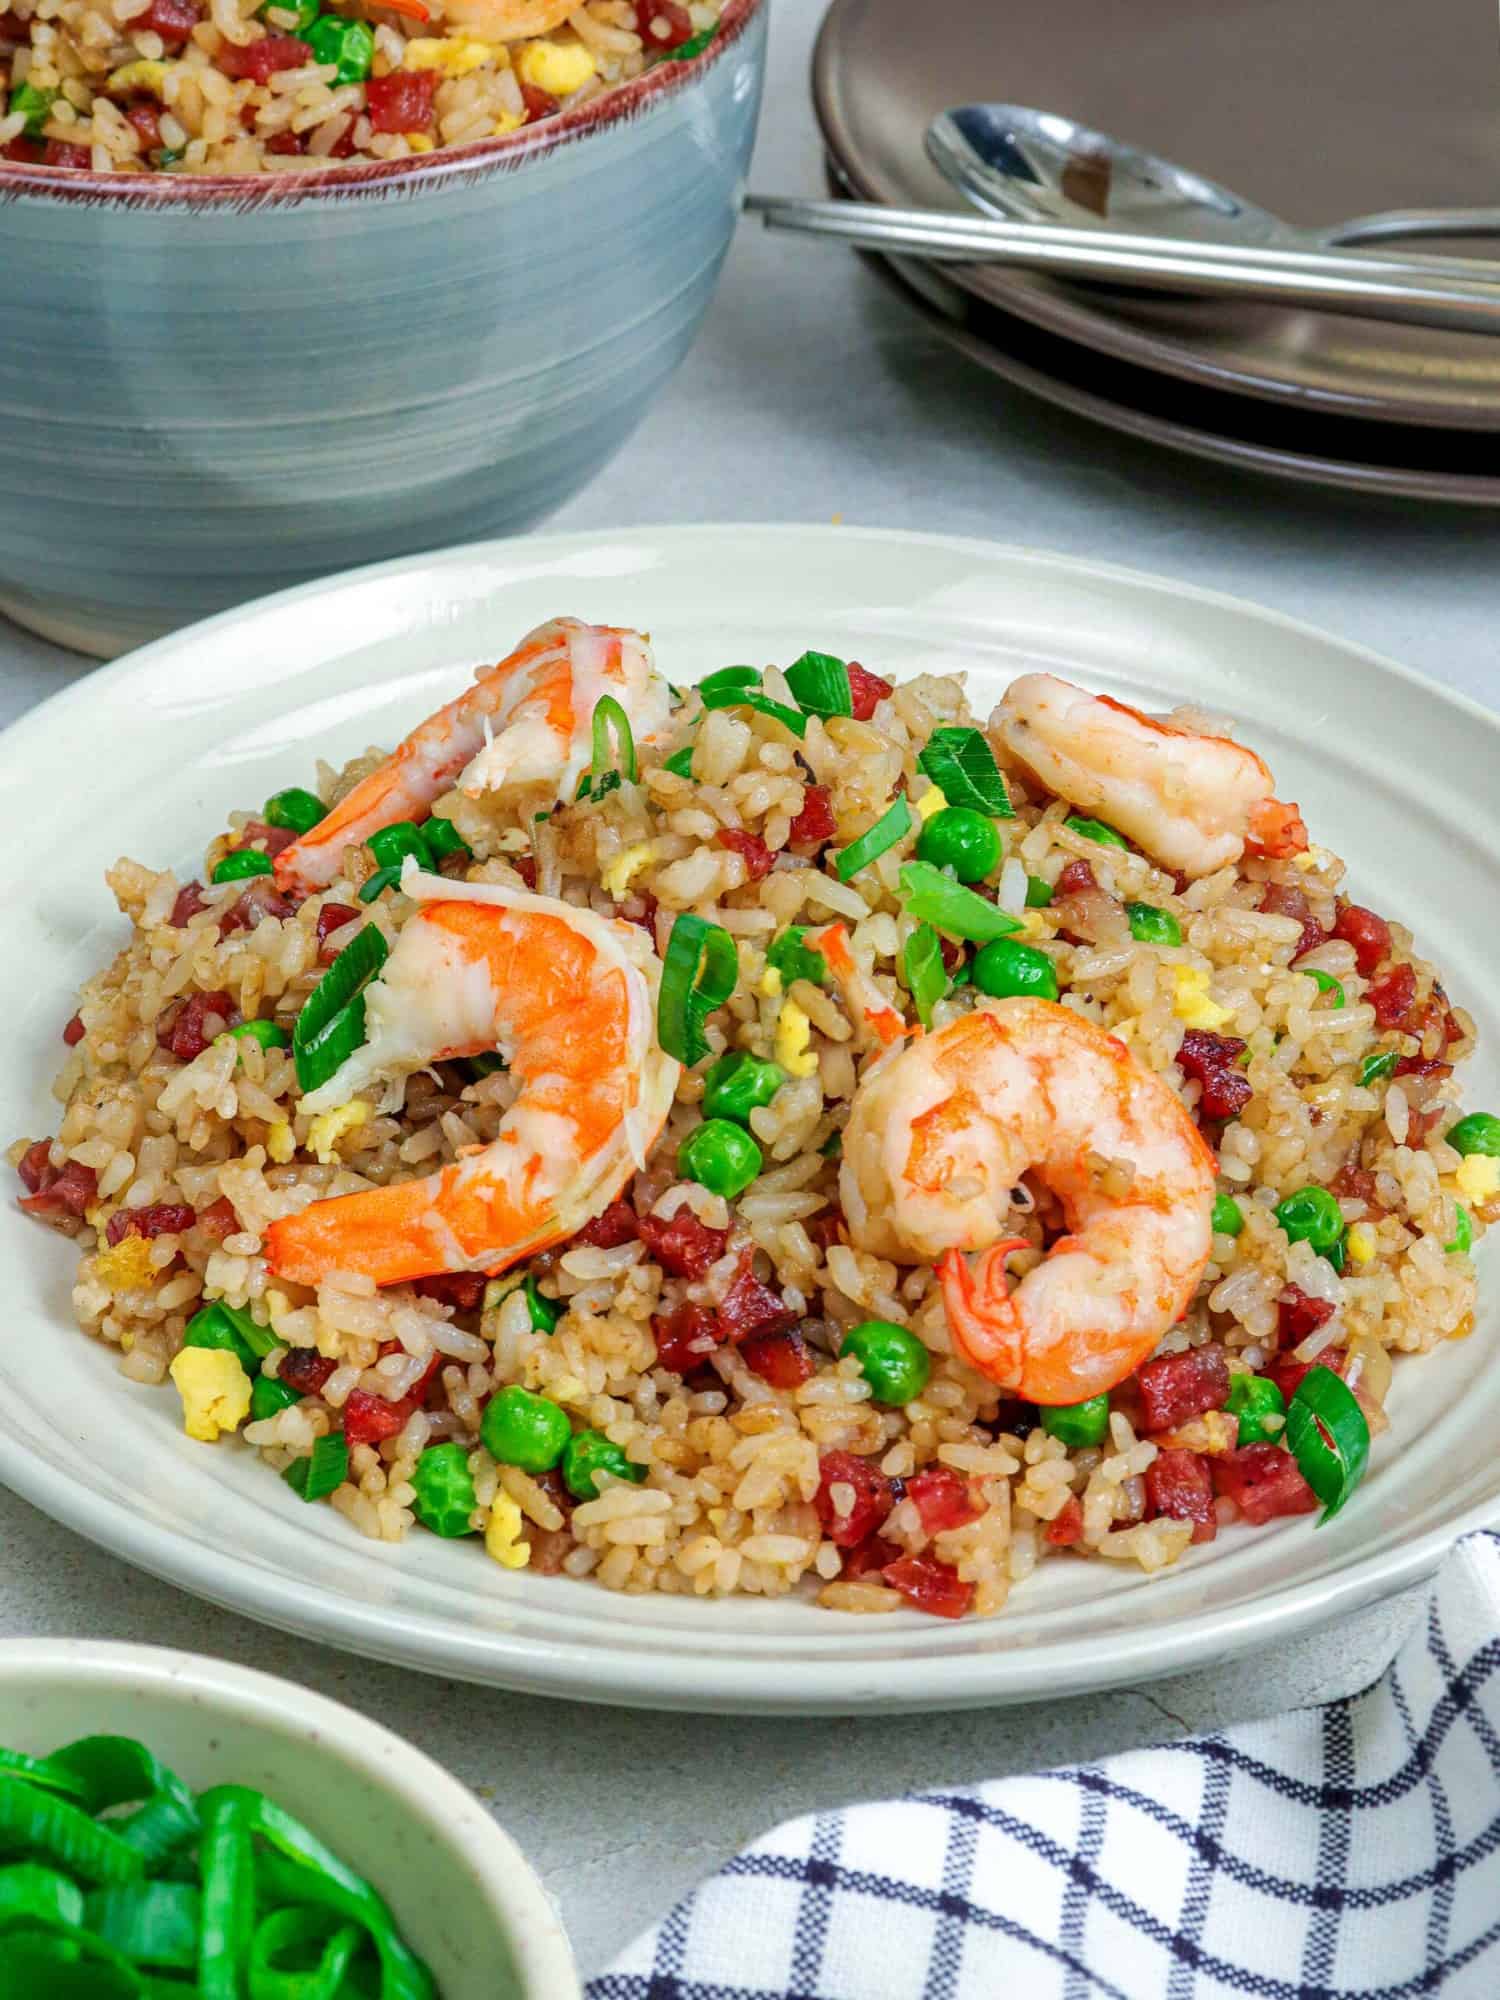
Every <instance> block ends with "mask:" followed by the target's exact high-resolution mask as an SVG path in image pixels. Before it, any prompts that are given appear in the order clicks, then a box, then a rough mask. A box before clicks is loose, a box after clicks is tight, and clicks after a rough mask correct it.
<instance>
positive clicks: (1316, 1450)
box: [1286, 1367, 1370, 1527]
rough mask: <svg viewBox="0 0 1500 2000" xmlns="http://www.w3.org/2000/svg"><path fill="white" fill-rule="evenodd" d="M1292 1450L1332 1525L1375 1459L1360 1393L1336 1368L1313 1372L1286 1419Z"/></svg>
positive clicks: (1311, 1369) (1320, 1368)
mask: <svg viewBox="0 0 1500 2000" xmlns="http://www.w3.org/2000/svg"><path fill="white" fill-rule="evenodd" d="M1286 1441H1287V1447H1288V1449H1289V1450H1290V1451H1291V1453H1292V1455H1293V1457H1294V1458H1295V1459H1296V1461H1297V1463H1298V1465H1299V1466H1300V1467H1301V1468H1302V1477H1303V1478H1304V1479H1305V1480H1306V1481H1307V1483H1308V1485H1309V1486H1310V1487H1311V1488H1312V1490H1313V1492H1314V1493H1316V1494H1317V1496H1318V1498H1319V1499H1320V1500H1321V1501H1322V1503H1323V1515H1322V1520H1320V1521H1319V1523H1318V1525H1319V1526H1320V1527H1321V1526H1322V1525H1323V1521H1330V1520H1332V1518H1333V1516H1334V1515H1335V1514H1336V1513H1337V1512H1338V1511H1339V1509H1340V1507H1342V1506H1343V1504H1344V1502H1345V1501H1346V1500H1347V1499H1348V1498H1349V1495H1350V1494H1351V1493H1352V1492H1353V1491H1354V1489H1355V1487H1356V1486H1358V1484H1359V1482H1360V1479H1361V1477H1362V1476H1363V1474H1364V1469H1365V1464H1366V1462H1367V1460H1368V1459H1369V1456H1370V1426H1369V1424H1368V1423H1367V1422H1366V1421H1365V1413H1364V1411H1363V1410H1362V1409H1361V1408H1360V1407H1359V1402H1358V1400H1357V1398H1356V1397H1355V1394H1354V1391H1353V1390H1352V1389H1351V1388H1350V1387H1349V1385H1348V1383H1347V1382H1345V1381H1344V1380H1343V1378H1342V1377H1341V1376H1338V1375H1335V1374H1334V1372H1333V1370H1332V1369H1331V1368H1323V1367H1317V1368H1310V1369H1309V1370H1308V1372H1307V1373H1306V1374H1305V1375H1304V1376H1303V1378H1302V1380H1301V1382H1300V1383H1299V1384H1298V1385H1297V1393H1296V1394H1295V1395H1294V1396H1293V1398H1292V1400H1291V1403H1290V1405H1289V1406H1288V1409H1287V1413H1286Z"/></svg>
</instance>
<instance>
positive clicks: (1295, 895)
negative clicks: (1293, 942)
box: [1260, 882, 1328, 964]
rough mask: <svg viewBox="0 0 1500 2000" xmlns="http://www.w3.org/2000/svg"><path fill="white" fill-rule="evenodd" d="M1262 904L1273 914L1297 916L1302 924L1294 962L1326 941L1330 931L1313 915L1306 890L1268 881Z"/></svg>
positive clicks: (1262, 906)
mask: <svg viewBox="0 0 1500 2000" xmlns="http://www.w3.org/2000/svg"><path fill="white" fill-rule="evenodd" d="M1260 906H1261V908H1262V909H1263V910H1268V911H1269V912H1270V913H1271V914H1272V915H1273V916H1277V917H1295V918H1296V920H1297V922H1298V923H1299V924H1301V926H1302V935H1301V937H1299V938H1298V940H1297V946H1296V949H1295V950H1294V951H1293V953H1292V962H1293V964H1295V963H1296V961H1297V960H1298V959H1299V958H1301V957H1302V955H1303V953H1304V952H1309V951H1315V950H1316V949H1317V947H1318V946H1319V945H1320V944H1323V943H1325V942H1326V940H1327V937H1328V933H1327V931H1325V930H1324V928H1323V926H1322V925H1321V924H1320V923H1319V922H1318V920H1317V918H1316V917H1315V916H1314V915H1313V913H1312V905H1311V903H1309V902H1308V900H1307V892H1306V891H1305V890H1303V889H1298V888H1296V887H1295V886H1294V885H1292V884H1290V883H1283V882H1268V883H1267V884H1266V887H1265V893H1264V894H1263V895H1262V897H1261V899H1260Z"/></svg>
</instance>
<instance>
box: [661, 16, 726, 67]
mask: <svg viewBox="0 0 1500 2000" xmlns="http://www.w3.org/2000/svg"><path fill="white" fill-rule="evenodd" d="M718 32H719V28H718V23H717V22H715V24H714V26H713V27H711V28H700V29H699V30H698V32H697V34H696V35H689V37H688V39H687V40H686V41H685V42H679V43H678V44H677V46H676V48H675V49H663V50H661V52H660V53H659V54H657V55H654V56H652V58H651V60H650V61H649V62H648V63H647V64H646V67H647V69H655V67H656V65H657V64H658V63H664V62H692V61H693V59H694V57H696V56H701V55H702V53H703V51H704V50H705V49H706V48H707V47H708V45H709V43H710V42H711V41H712V40H713V38H714V36H715V35H716V34H717V33H718Z"/></svg>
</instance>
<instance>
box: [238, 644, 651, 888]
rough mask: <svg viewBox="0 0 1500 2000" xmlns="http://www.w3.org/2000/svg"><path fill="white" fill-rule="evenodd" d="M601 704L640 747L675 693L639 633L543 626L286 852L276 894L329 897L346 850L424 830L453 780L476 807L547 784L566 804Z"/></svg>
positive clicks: (425, 725) (412, 736) (278, 864)
mask: <svg viewBox="0 0 1500 2000" xmlns="http://www.w3.org/2000/svg"><path fill="white" fill-rule="evenodd" d="M605 695H612V696H613V697H614V698H615V700H616V701H618V702H619V704H620V706H621V708H623V709H624V711H625V714H626V716H627V717H628V719H629V722H630V727H631V731H632V733H633V734H634V736H635V738H636V741H637V742H641V741H642V740H644V739H645V738H646V737H649V736H650V735H651V734H652V733H653V732H654V731H655V730H657V729H659V728H660V727H661V726H662V724H663V723H664V722H665V721H666V719H667V716H668V715H669V713H670V712H671V699H672V698H671V693H670V691H669V689H668V687H667V684H666V682H665V681H664V680H663V679H662V677H661V675H660V674H659V673H658V672H657V671H656V665H655V662H654V660H653V658H652V655H651V648H650V646H649V645H648V644H647V642H646V640H645V639H644V638H642V636H641V634H640V633H639V632H631V631H627V630H624V629H622V628H619V627H616V626H613V625H585V624H584V623H583V622H582V621H581V620H580V619H577V618H552V619H549V620H548V622H547V623H546V624H545V625H539V626H538V627H537V628H536V630H535V631H534V632H532V633H530V634H528V636H527V637H526V638H524V639H523V640H522V641H521V643H520V645H519V646H517V648H516V650H515V651H514V652H513V653H511V654H510V655H509V656H508V657H507V658H506V659H503V660H501V662H500V663H499V665H498V666H494V667H485V668H483V669H482V670H481V672H480V673H479V675H478V677H477V679H476V680H475V682H474V685H473V686H472V687H470V688H466V689H465V690H464V692H463V693H462V694H461V695H459V696H458V698H457V700H455V701H450V702H449V703H448V705H447V707H446V708H440V709H439V710H438V711H437V713H436V715H430V716H429V717H428V718H427V720H426V721H425V722H424V723H422V724H420V725H419V726H418V727H417V728H416V729H414V730H413V731H412V733H411V734H410V736H408V737H407V738H406V740H405V741H404V742H403V743H400V744H398V745H397V747H396V748H395V749H394V750H393V751H392V752H391V754H390V756H389V757H387V759H386V760H385V762H384V763H383V764H382V765H381V766H380V767H379V768H378V769H377V770H374V771H372V772H371V773H370V775H369V776H368V777H367V778H362V779H361V780H360V782H359V783H358V784H357V785H356V786H355V787H354V789H353V791H351V792H350V793H348V794H347V796H346V797H344V798H342V799H340V801H339V803H338V804H337V805H336V806H335V807H334V808H333V810H332V811H331V812H330V813H328V814H327V816H326V817H325V818H323V819H321V820H319V822H318V824H317V825H316V826H315V827H314V828H313V829H312V831H311V832H310V833H305V834H303V836H302V838H301V839H300V840H296V841H293V843H292V845H291V846H290V847H287V848H284V849H283V850H282V852H281V853H280V854H278V855H277V857H276V881H277V885H278V887H280V888H282V889H291V890H300V891H302V893H304V894H307V893H310V892H311V891H312V890H314V889H325V888H327V886H328V884H329V883H330V882H332V881H333V880H334V878H335V876H336V875H337V874H338V872H339V867H340V865H341V863H342V861H343V858H344V853H345V850H346V849H347V848H350V847H354V846H357V845H358V844H359V842H360V841H362V840H368V839H369V837H370V835H371V834H372V833H376V832H378V831H379V829H380V828H381V827H383V826H389V825H390V824H391V822H392V821H393V820H400V819H414V820H420V819H425V818H426V817H427V814H428V812H429V810H430V808H431V806H432V802H433V800H434V799H436V798H438V797H439V796H440V795H441V793H442V792H444V791H445V790H446V789H447V788H448V787H449V786H450V785H451V784H453V783H454V782H455V781H456V782H457V783H458V785H459V788H460V789H461V790H462V791H465V792H467V793H468V794H469V796H470V797H471V798H480V797H482V796H484V795H486V794H489V793H496V792H506V791H510V790H512V789H515V788H517V787H520V786H524V785H545V786H546V787H547V788H548V790H549V793H550V796H551V797H552V798H554V799H571V798H572V796H573V794H574V792H575V790H576V789H577V785H578V780H579V778H580V777H581V776H582V774H583V771H584V768H585V766H586V765H587V764H588V762H589V759H590V757H591V756H592V754H593V719H594V708H595V706H596V704H597V703H598V702H599V701H600V699H601V698H602V697H603V696H605Z"/></svg>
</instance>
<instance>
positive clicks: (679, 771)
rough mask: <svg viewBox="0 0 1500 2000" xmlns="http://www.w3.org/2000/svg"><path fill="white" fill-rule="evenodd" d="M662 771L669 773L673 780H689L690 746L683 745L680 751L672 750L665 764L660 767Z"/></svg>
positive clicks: (690, 773) (690, 765)
mask: <svg viewBox="0 0 1500 2000" xmlns="http://www.w3.org/2000/svg"><path fill="white" fill-rule="evenodd" d="M662 769H663V770H664V771H670V772H671V773H672V775H673V777H674V778H691V777H692V775H693V746H692V744H691V743H684V744H683V746H682V748H681V749H680V750H674V751H673V752H672V754H671V756H670V757H669V758H668V759H667V761H666V763H665V764H663V765H662Z"/></svg>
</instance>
